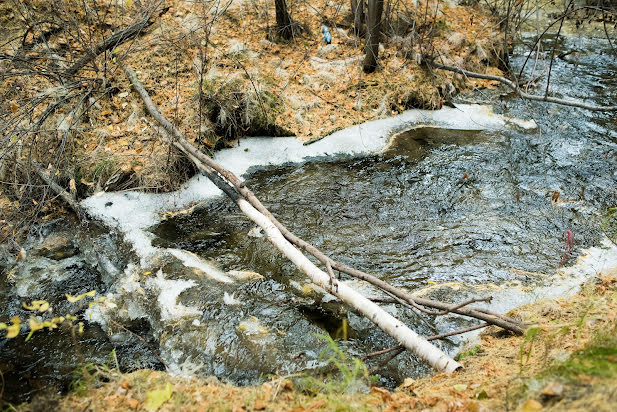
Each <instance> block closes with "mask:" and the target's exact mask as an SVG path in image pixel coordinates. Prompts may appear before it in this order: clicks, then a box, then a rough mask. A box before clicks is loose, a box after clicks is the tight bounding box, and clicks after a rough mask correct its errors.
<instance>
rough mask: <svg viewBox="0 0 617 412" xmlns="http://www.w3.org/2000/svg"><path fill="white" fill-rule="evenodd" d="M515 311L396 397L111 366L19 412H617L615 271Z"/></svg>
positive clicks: (291, 381) (286, 381) (281, 380)
mask: <svg viewBox="0 0 617 412" xmlns="http://www.w3.org/2000/svg"><path fill="white" fill-rule="evenodd" d="M511 315H513V316H516V317H519V318H520V319H522V320H524V321H526V322H529V323H532V324H533V326H532V327H530V328H529V329H528V331H527V333H526V334H525V335H524V336H512V335H509V334H503V333H500V332H499V331H498V330H497V329H494V330H492V329H491V330H486V331H485V332H483V333H482V334H481V335H480V339H479V342H476V343H475V344H474V345H473V346H470V347H467V348H465V349H464V350H462V351H461V353H460V354H459V361H460V363H461V364H462V365H463V369H462V370H461V371H458V372H455V373H453V374H449V375H448V374H436V375H433V376H429V377H426V378H422V379H417V380H413V379H411V378H409V379H406V380H405V382H404V384H403V385H401V386H400V387H399V388H397V389H396V390H395V391H388V390H385V389H381V388H377V387H373V388H371V389H370V391H369V392H368V393H340V392H338V391H328V389H327V388H325V389H324V388H321V389H317V388H311V387H310V385H309V386H308V387H307V386H306V385H302V386H301V388H300V387H299V386H296V382H297V379H298V377H291V378H290V377H277V378H274V379H271V380H268V381H266V382H264V383H263V384H262V385H260V386H249V387H237V386H233V385H228V384H224V383H221V382H219V381H217V380H216V379H214V378H209V379H198V378H186V377H177V376H171V375H168V374H166V373H164V372H156V371H150V370H140V371H137V372H133V373H127V374H123V373H120V372H118V371H115V370H109V369H105V370H104V371H102V370H98V371H97V372H96V373H94V372H93V371H92V370H90V371H89V372H88V373H85V374H83V377H82V378H81V380H80V381H79V384H78V385H76V389H75V391H74V392H72V393H69V394H68V395H66V396H63V397H58V398H55V399H49V397H45V398H40V399H34V400H33V401H32V402H31V403H29V404H25V405H22V406H21V407H20V408H18V410H21V411H38V410H49V409H48V408H49V407H50V405H53V409H54V410H58V411H86V410H93V411H98V410H107V411H121V410H130V409H133V410H161V411H209V410H227V411H262V410H263V411H298V412H300V411H332V410H340V411H363V410H364V411H373V410H387V411H398V410H431V411H503V410H512V411H524V412H532V411H540V410H543V411H544V410H554V411H565V410H568V411H590V410H593V411H607V412H608V411H613V410H614V407H615V405H617V333H616V332H617V268H615V269H613V270H611V271H608V272H606V273H600V274H598V275H597V276H596V277H595V278H594V279H591V280H590V281H589V282H588V283H586V284H585V285H582V288H581V291H580V292H579V293H577V294H576V295H574V296H571V297H569V298H567V299H564V298H557V299H544V300H541V301H539V302H536V303H533V304H530V305H525V306H521V307H519V308H517V309H515V310H514V311H512V312H511ZM300 378H301V377H300ZM101 380H104V381H105V383H101ZM352 386H353V385H352Z"/></svg>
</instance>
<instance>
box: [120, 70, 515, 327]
mask: <svg viewBox="0 0 617 412" xmlns="http://www.w3.org/2000/svg"><path fill="white" fill-rule="evenodd" d="M120 65H121V66H122V64H121V63H120ZM123 68H124V66H123ZM125 74H126V75H127V77H128V78H129V80H130V81H131V83H133V85H134V87H135V84H139V85H140V88H139V89H138V88H137V87H135V90H136V91H137V92H138V93H139V95H140V96H141V98H142V100H144V102H146V108H147V109H148V112H149V113H150V115H151V116H152V117H153V118H154V119H155V120H156V121H157V122H158V123H159V124H160V125H161V126H162V128H163V130H165V132H166V133H167V135H168V136H169V137H168V138H169V139H170V140H171V141H172V142H174V145H175V146H176V147H177V148H178V149H180V150H181V151H183V152H184V153H187V154H190V156H192V158H194V159H198V160H199V161H201V162H202V163H203V164H204V165H206V166H208V167H209V168H211V169H213V170H214V171H216V172H217V173H218V174H220V175H221V176H222V177H223V178H225V179H226V180H227V182H229V183H230V184H231V185H232V186H233V187H234V188H235V189H236V190H237V191H238V192H239V193H240V194H241V195H242V196H243V197H244V198H245V199H246V200H247V201H248V202H249V203H250V204H251V205H252V206H253V207H254V208H255V209H257V210H258V211H259V212H260V213H262V214H263V215H264V216H266V217H267V218H268V219H269V220H270V221H271V222H272V223H273V224H274V225H275V226H276V228H277V229H278V230H279V231H280V232H281V233H282V234H283V236H284V237H285V238H286V239H287V240H288V241H289V242H291V243H292V244H294V245H296V246H297V247H299V248H301V249H303V250H304V251H305V252H307V253H309V254H311V255H313V256H314V257H316V258H317V259H318V260H319V261H320V262H322V263H323V264H324V265H325V266H326V268H327V270H328V274H329V275H330V277H331V278H333V277H334V273H333V270H337V271H340V272H343V273H346V274H348V275H350V276H353V277H355V278H358V279H362V280H365V281H367V282H369V283H371V284H373V285H375V286H377V287H379V288H380V289H382V290H384V291H386V292H388V293H391V294H394V295H395V296H397V297H398V298H400V299H402V300H404V301H405V302H407V303H409V304H411V305H412V306H415V307H417V306H418V305H422V306H426V307H430V308H434V309H438V310H440V311H446V312H450V311H451V312H452V313H456V314H459V315H464V316H470V317H474V318H477V319H479V320H483V321H485V322H487V323H488V324H490V325H496V326H499V327H501V328H504V329H507V330H510V331H512V332H514V333H516V334H519V335H521V334H523V332H524V330H525V327H524V325H522V324H521V323H520V322H517V321H515V320H514V319H511V318H508V317H506V316H502V315H499V314H497V313H492V312H489V311H487V310H484V309H479V308H471V307H458V305H453V304H448V303H444V302H438V301H433V300H430V299H423V298H416V297H413V296H411V294H409V293H406V292H404V291H402V290H400V289H398V288H395V287H394V286H392V285H389V284H388V283H386V282H384V281H382V280H381V279H378V278H376V277H375V276H372V275H370V274H368V273H364V272H362V271H360V270H357V269H354V268H351V267H349V266H346V265H343V264H341V263H338V262H336V261H334V260H333V259H331V258H330V257H328V256H326V255H325V254H324V253H323V252H321V251H320V250H319V249H317V248H316V247H314V246H313V245H311V244H310V243H308V242H306V241H305V240H303V239H301V238H299V237H298V236H296V235H295V234H294V233H292V232H291V231H289V230H288V229H287V228H286V227H285V226H284V225H283V224H282V223H280V222H279V221H278V220H277V219H276V218H275V217H274V216H273V215H272V213H270V211H269V210H268V209H267V208H266V207H265V206H264V205H263V204H262V203H261V201H260V200H259V199H258V198H257V197H256V196H255V194H254V193H253V192H252V191H251V190H250V189H249V188H248V187H246V185H245V184H244V182H243V181H242V180H240V178H238V177H237V176H236V175H235V174H233V173H232V172H230V171H229V170H227V169H225V168H224V167H222V166H221V165H219V164H218V163H217V162H215V161H214V159H212V158H211V157H210V156H207V155H206V154H204V153H203V152H201V151H199V150H198V149H197V148H196V147H195V146H193V145H192V144H191V143H190V142H189V141H188V140H186V138H185V137H184V136H183V135H182V133H180V131H179V130H178V129H177V128H176V127H175V126H174V125H173V124H171V122H169V120H167V119H166V118H165V117H164V116H163V115H162V114H161V113H160V112H159V111H158V110H157V109H156V107H155V106H154V103H152V100H151V99H150V96H149V95H148V93H147V92H146V90H145V89H144V88H143V85H141V82H139V80H138V79H137V77H136V76H135V74H134V73H133V72H132V71H131V70H128V69H125Z"/></svg>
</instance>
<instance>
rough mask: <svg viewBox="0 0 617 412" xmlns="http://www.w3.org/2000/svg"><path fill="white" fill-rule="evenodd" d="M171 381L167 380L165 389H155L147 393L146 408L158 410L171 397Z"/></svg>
mask: <svg viewBox="0 0 617 412" xmlns="http://www.w3.org/2000/svg"><path fill="white" fill-rule="evenodd" d="M172 393H173V392H172V390H171V383H169V382H167V386H166V387H165V389H157V390H154V391H150V392H148V393H146V398H147V400H146V403H145V404H144V408H145V409H147V410H149V411H156V410H158V409H159V408H160V407H161V405H163V404H164V403H165V402H167V401H168V400H169V399H171V395H172Z"/></svg>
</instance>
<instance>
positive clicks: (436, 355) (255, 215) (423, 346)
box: [120, 63, 462, 372]
mask: <svg viewBox="0 0 617 412" xmlns="http://www.w3.org/2000/svg"><path fill="white" fill-rule="evenodd" d="M120 66H121V67H122V69H123V70H124V72H125V74H126V75H127V77H128V78H129V80H130V81H131V83H132V85H133V88H134V89H135V91H137V93H138V94H139V95H140V97H141V98H142V100H143V101H144V103H145V105H146V108H147V110H148V113H150V115H151V116H152V117H153V118H154V119H155V120H157V122H159V124H161V126H162V127H163V129H164V130H165V132H166V134H167V135H169V136H168V137H169V138H171V139H172V142H173V143H174V145H176V147H179V148H180V149H181V150H182V151H183V152H184V153H185V154H187V155H188V157H189V158H190V159H191V160H192V161H193V163H195V165H196V166H197V167H198V168H199V169H200V170H202V171H204V172H205V173H206V175H207V176H208V177H209V178H210V177H211V176H213V175H214V172H213V169H214V168H213V167H212V166H211V164H212V163H214V161H213V160H212V159H211V158H210V157H209V156H206V155H205V154H203V153H202V152H200V151H199V150H197V149H196V148H195V147H194V146H193V145H191V144H190V143H189V142H188V141H187V140H186V139H185V138H184V136H183V135H182V133H180V131H179V130H178V129H177V128H176V127H175V126H174V125H173V124H171V123H170V122H169V121H168V120H167V119H166V118H165V117H164V116H163V115H162V114H161V113H160V112H159V111H158V109H157V108H156V106H155V105H154V103H153V102H152V100H151V99H150V96H149V95H148V92H147V91H146V90H145V88H144V87H143V85H142V84H141V82H140V81H139V79H137V76H135V74H134V73H133V72H132V71H131V70H130V69H129V68H128V67H126V66H125V65H123V64H122V63H120ZM205 158H207V160H208V161H207V162H205V161H202V159H205ZM219 168H221V167H220V166H219ZM221 169H222V168H221ZM222 170H223V171H224V172H226V173H225V174H223V173H221V174H222V175H223V177H225V178H227V176H226V175H230V174H231V173H230V172H228V171H227V170H225V169H222ZM216 171H217V172H219V173H220V171H219V170H216ZM236 179H237V178H236ZM211 180H212V182H213V183H214V184H215V185H217V187H219V188H220V189H221V190H223V191H224V192H225V193H226V194H227V195H228V196H229V197H230V198H231V199H232V200H233V201H234V202H235V203H236V204H237V205H238V207H239V208H240V210H241V211H242V212H243V213H244V214H245V215H246V216H247V217H248V218H249V219H250V220H252V221H253V222H255V223H256V224H257V225H258V226H259V227H261V228H262V229H263V231H264V232H265V234H266V235H267V238H268V241H270V243H272V244H273V245H274V246H275V247H276V248H277V249H278V250H279V251H280V252H281V253H282V254H283V255H284V256H285V257H287V258H288V259H289V260H290V261H291V262H293V263H294V264H295V265H296V267H298V269H300V270H301V271H302V272H304V273H305V274H306V275H307V276H308V277H309V279H311V281H312V282H313V283H315V284H316V285H318V286H321V287H322V288H324V289H325V290H327V291H328V292H329V293H331V294H333V295H334V296H336V297H338V298H339V299H340V300H341V301H343V302H345V303H346V304H348V305H349V306H351V307H353V308H354V309H355V310H356V311H358V312H359V313H362V314H363V315H364V316H366V317H367V318H368V319H369V320H371V321H372V322H373V323H375V324H376V325H377V326H378V327H380V328H381V329H382V330H383V331H384V332H386V333H387V334H388V335H390V336H392V337H393V338H394V339H396V340H397V341H398V342H399V343H400V344H402V345H403V346H404V347H405V348H406V349H408V350H410V351H411V352H413V353H414V354H416V356H418V358H420V359H421V360H423V361H425V362H426V363H428V364H429V365H431V366H432V367H433V368H434V369H436V370H438V371H443V372H454V371H455V370H457V369H459V368H462V366H461V365H460V364H459V363H458V362H456V361H455V360H454V359H452V358H451V357H450V356H448V355H447V354H445V353H444V352H443V351H441V350H440V349H439V348H437V347H435V346H433V345H432V344H430V343H429V342H428V341H427V340H426V339H424V338H423V337H421V336H420V335H418V334H417V333H415V332H414V331H412V330H411V329H409V328H408V327H407V326H406V325H405V324H403V323H402V322H401V321H400V320H398V319H396V318H395V317H394V316H392V315H390V314H389V313H388V312H386V311H384V310H383V309H382V308H381V307H379V306H378V305H377V304H376V303H374V302H371V301H370V300H369V299H367V298H366V297H364V296H362V295H361V294H360V293H358V292H356V291H355V290H353V289H352V288H350V287H349V286H347V285H345V284H339V285H337V287H332V284H331V279H332V275H331V274H327V273H325V272H324V271H322V270H321V269H319V268H318V267H317V266H315V264H313V262H311V261H310V260H309V259H308V258H307V257H306V256H305V255H304V254H303V253H302V252H301V251H300V250H298V249H297V248H296V247H295V246H294V245H293V244H292V243H290V242H289V241H288V240H287V239H286V238H285V236H283V234H282V233H281V231H280V230H279V229H278V228H277V227H276V225H275V224H274V223H273V222H272V220H270V219H269V218H268V217H267V216H266V215H264V214H263V213H262V212H260V211H259V210H257V208H255V207H254V206H253V205H251V204H250V203H249V202H248V201H247V200H246V199H245V198H244V197H243V196H242V195H241V193H237V192H236V191H235V189H234V188H233V187H231V186H229V184H227V183H226V182H225V181H223V180H222V179H220V178H216V177H214V178H212V179H211ZM227 180H229V179H227Z"/></svg>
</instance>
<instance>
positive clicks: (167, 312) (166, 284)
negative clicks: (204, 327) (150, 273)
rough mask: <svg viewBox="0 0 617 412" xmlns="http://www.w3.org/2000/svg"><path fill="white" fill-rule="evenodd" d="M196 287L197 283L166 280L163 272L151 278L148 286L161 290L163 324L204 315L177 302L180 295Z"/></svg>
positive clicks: (160, 304)
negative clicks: (186, 317)
mask: <svg viewBox="0 0 617 412" xmlns="http://www.w3.org/2000/svg"><path fill="white" fill-rule="evenodd" d="M195 285H196V283H195V282H194V281H192V280H171V279H165V276H164V275H163V271H162V270H159V271H158V272H157V274H156V277H151V278H149V279H148V280H147V281H146V286H148V287H154V288H158V290H159V297H158V298H157V302H158V304H159V308H160V310H161V320H162V321H163V322H167V321H170V320H175V319H179V318H182V317H185V316H198V315H201V314H202V312H201V311H200V310H199V309H197V308H192V307H188V306H184V305H183V304H178V303H177V302H176V301H177V299H178V296H180V293H182V292H183V291H185V290H186V289H188V288H190V287H193V286H195Z"/></svg>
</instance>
